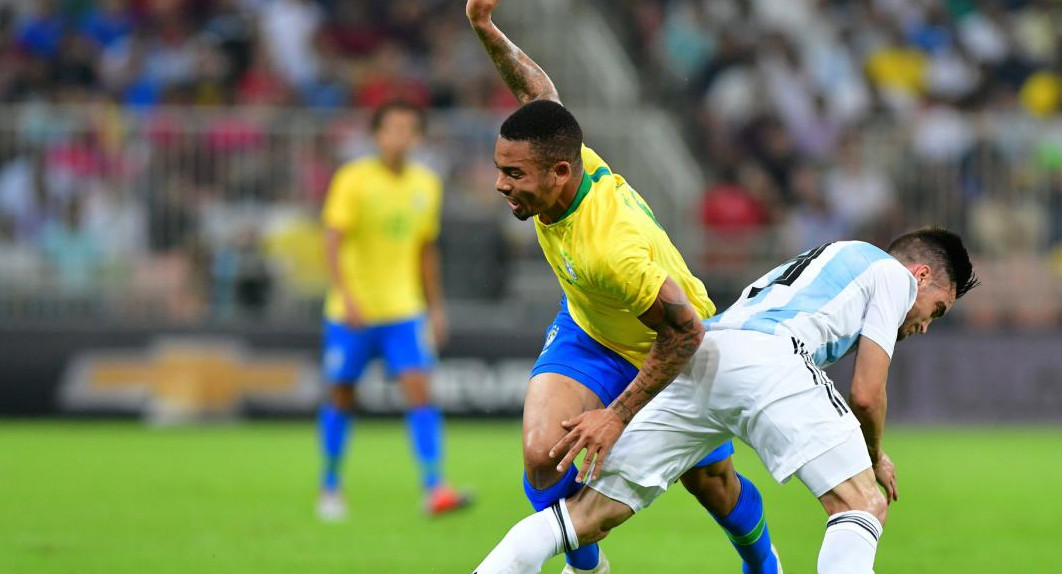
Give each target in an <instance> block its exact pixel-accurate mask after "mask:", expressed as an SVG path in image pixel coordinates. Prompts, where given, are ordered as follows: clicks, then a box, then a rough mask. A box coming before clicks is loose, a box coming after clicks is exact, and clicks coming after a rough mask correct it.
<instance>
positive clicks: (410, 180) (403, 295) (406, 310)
mask: <svg viewBox="0 0 1062 574" xmlns="http://www.w3.org/2000/svg"><path fill="white" fill-rule="evenodd" d="M423 124H424V114H423V111H422V110H420V109H418V108H416V107H413V106H411V105H409V104H406V103H403V102H393V103H390V104H386V105H384V106H382V107H380V108H379V109H377V110H376V112H375V113H374V115H373V118H372V130H373V137H374V140H375V142H376V146H377V150H378V154H377V155H375V156H371V157H367V158H363V159H360V160H356V161H353V162H350V163H348V164H346V165H344V166H343V167H341V168H340V169H339V171H337V172H336V175H335V177H334V178H333V179H332V184H331V187H330V188H329V190H328V197H327V199H326V200H325V205H324V213H323V220H324V225H325V227H326V238H327V245H326V252H327V258H328V267H329V271H330V274H331V279H332V285H331V289H330V290H329V292H328V298H327V299H326V301H325V309H324V353H323V362H324V368H323V371H324V375H325V378H326V379H327V381H328V382H329V383H330V385H331V388H330V389H329V390H330V393H329V396H328V398H327V400H326V401H325V403H324V404H323V405H322V407H321V412H320V417H319V425H318V426H319V432H320V438H321V447H322V450H323V454H324V459H325V464H324V472H323V475H322V477H321V494H320V498H319V499H318V506H317V509H318V514H319V515H320V517H321V518H323V519H325V520H338V519H342V518H343V517H345V516H346V513H347V505H346V501H345V499H344V497H343V494H342V490H341V488H340V480H339V474H340V472H339V471H340V468H339V467H340V462H341V461H342V459H343V455H344V453H345V450H346V444H347V441H348V435H349V434H350V426H351V420H350V411H351V408H352V407H353V405H354V402H355V392H354V391H355V383H357V381H358V379H359V378H360V377H361V374H362V372H363V371H364V370H365V367H366V366H367V365H368V363H369V362H370V361H371V360H372V359H374V358H376V357H383V359H384V362H385V364H386V366H387V371H388V373H389V374H390V375H392V376H393V377H396V378H397V379H398V382H399V384H400V385H401V388H402V391H403V393H404V395H405V398H406V403H407V409H408V410H407V412H406V421H407V424H408V426H409V434H410V438H411V439H412V442H413V452H414V455H415V456H416V459H417V462H418V465H419V467H420V470H421V482H422V485H423V487H424V509H425V511H426V512H427V513H428V514H429V515H435V514H440V513H444V512H449V511H451V510H455V509H457V508H461V507H463V506H465V505H467V504H468V502H469V499H468V496H467V495H466V494H462V493H459V492H457V491H456V490H454V489H453V488H451V487H449V486H448V485H447V484H446V483H445V481H444V480H443V478H442V432H443V431H442V414H441V413H440V411H439V409H438V407H436V406H435V405H433V404H432V403H431V400H430V393H429V373H430V372H431V369H432V367H433V366H434V363H435V355H434V348H433V344H434V343H441V339H442V338H443V337H444V336H445V333H446V315H445V313H444V311H443V301H442V290H441V287H440V277H439V260H438V251H437V249H436V246H435V239H436V237H437V236H438V234H439V212H440V205H441V203H442V184H441V183H440V181H439V178H438V176H436V175H435V174H434V173H433V172H431V171H430V170H428V169H427V168H425V167H423V166H420V165H417V164H415V163H413V162H411V161H409V159H408V156H409V152H410V151H411V150H412V148H413V146H415V145H416V143H417V142H418V141H419V139H420V135H421V132H422V130H423V128H424V126H423ZM429 329H431V333H429Z"/></svg>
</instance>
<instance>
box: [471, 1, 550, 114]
mask: <svg viewBox="0 0 1062 574" xmlns="http://www.w3.org/2000/svg"><path fill="white" fill-rule="evenodd" d="M500 1H501V0H468V4H466V5H465V15H467V16H468V21H469V23H471V24H472V29H473V30H475V31H476V35H477V36H479V41H480V42H481V43H482V44H483V48H484V49H486V50H487V55H488V56H490V59H491V60H492V61H493V62H494V66H495V67H496V68H498V72H499V73H500V74H501V77H502V79H503V80H505V84H506V85H507V86H509V89H510V90H512V92H513V94H514V95H516V99H518V100H519V101H520V103H521V104H526V103H527V102H531V101H534V100H552V101H554V102H557V103H560V95H559V94H557V88H556V87H555V86H554V85H553V82H552V81H551V80H550V79H549V76H547V75H546V72H544V71H543V70H542V68H540V67H539V65H538V64H536V63H535V61H534V60H532V59H531V58H530V57H528V55H527V54H525V53H524V52H523V51H522V50H521V49H520V48H519V47H517V45H516V44H513V43H512V41H511V40H509V38H507V37H506V36H505V34H503V33H502V31H501V30H499V29H498V27H497V26H495V25H494V22H493V21H492V20H491V17H490V16H491V13H493V12H494V9H495V8H497V6H498V3H499V2H500Z"/></svg>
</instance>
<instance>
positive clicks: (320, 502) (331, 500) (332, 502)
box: [317, 490, 347, 522]
mask: <svg viewBox="0 0 1062 574" xmlns="http://www.w3.org/2000/svg"><path fill="white" fill-rule="evenodd" d="M317 517H318V518H320V519H321V520H323V521H325V522H340V521H343V520H346V518H347V500H346V499H345V498H343V495H342V494H341V493H340V492H339V491H336V490H322V491H321V495H320V496H319V497H318V498H317Z"/></svg>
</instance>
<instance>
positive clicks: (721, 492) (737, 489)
mask: <svg viewBox="0 0 1062 574" xmlns="http://www.w3.org/2000/svg"><path fill="white" fill-rule="evenodd" d="M681 480H682V486H684V487H686V490H687V491H688V492H689V493H690V494H692V495H693V496H694V497H695V498H696V499H697V502H699V503H700V504H701V506H703V507H704V508H705V509H706V510H707V511H708V512H711V513H712V514H713V515H714V516H726V515H728V514H730V511H731V510H733V509H734V507H735V506H736V505H737V501H738V497H739V496H741V481H740V480H739V479H738V476H737V472H735V471H734V465H733V463H732V462H731V461H730V459H729V458H728V459H726V460H722V461H719V462H716V463H712V464H710V465H708V466H705V467H695V468H691V469H689V470H688V471H686V472H685V474H683V475H682V479H681Z"/></svg>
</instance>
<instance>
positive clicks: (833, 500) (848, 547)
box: [796, 428, 888, 574]
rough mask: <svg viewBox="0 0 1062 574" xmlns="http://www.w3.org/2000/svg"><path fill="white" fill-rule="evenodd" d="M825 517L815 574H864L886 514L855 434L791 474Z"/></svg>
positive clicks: (864, 448)
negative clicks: (794, 475) (822, 510)
mask: <svg viewBox="0 0 1062 574" xmlns="http://www.w3.org/2000/svg"><path fill="white" fill-rule="evenodd" d="M796 475H797V477H799V478H800V480H801V482H803V483H804V484H805V485H807V487H808V490H810V491H811V493H812V494H813V495H815V496H816V497H818V499H819V501H820V502H822V507H823V508H824V509H825V510H826V514H828V515H829V519H828V520H827V521H826V534H825V536H824V537H823V539H822V548H821V549H820V550H819V572H821V573H828V574H835V573H837V574H839V573H841V572H844V573H847V574H870V573H872V572H873V571H874V555H875V554H876V553H877V548H878V538H879V537H880V536H881V530H882V524H884V523H885V516H886V514H887V511H888V504H887V502H886V500H885V496H884V495H883V494H882V493H881V491H880V490H878V486H877V483H876V481H875V479H874V471H873V470H871V467H870V456H869V455H868V454H867V446H866V442H864V440H863V435H862V433H860V431H859V429H858V428H855V429H851V430H849V431H848V434H847V437H846V438H844V439H843V442H841V444H839V445H837V446H835V447H833V448H831V449H829V450H827V451H826V452H824V453H822V454H819V455H818V456H815V457H814V458H812V459H811V460H809V461H808V462H806V463H805V464H804V466H802V467H800V469H799V470H797V472H796Z"/></svg>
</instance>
